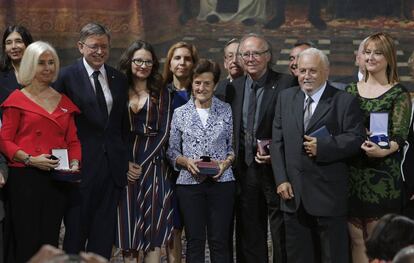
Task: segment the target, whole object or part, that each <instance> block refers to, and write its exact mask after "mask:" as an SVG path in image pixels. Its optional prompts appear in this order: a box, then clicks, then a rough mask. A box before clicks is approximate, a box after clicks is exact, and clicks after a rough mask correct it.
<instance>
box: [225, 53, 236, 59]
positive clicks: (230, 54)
mask: <svg viewBox="0 0 414 263" xmlns="http://www.w3.org/2000/svg"><path fill="white" fill-rule="evenodd" d="M234 57H235V55H234V53H231V52H230V53H228V54H227V55H225V56H224V59H226V60H233V59H234Z"/></svg>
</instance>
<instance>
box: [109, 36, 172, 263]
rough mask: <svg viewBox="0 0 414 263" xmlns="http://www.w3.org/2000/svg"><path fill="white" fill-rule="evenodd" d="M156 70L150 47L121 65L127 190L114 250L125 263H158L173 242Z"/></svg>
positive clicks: (165, 98) (161, 90) (142, 45)
mask: <svg viewBox="0 0 414 263" xmlns="http://www.w3.org/2000/svg"><path fill="white" fill-rule="evenodd" d="M158 67H159V63H158V60H157V57H156V56H155V53H154V50H153V48H152V46H151V45H150V44H148V43H146V42H144V41H140V40H138V41H135V42H134V43H132V45H131V46H130V47H129V48H128V49H127V50H126V51H125V53H124V54H123V55H122V57H121V60H120V66H119V68H120V70H121V71H123V72H124V73H125V74H126V76H127V78H128V82H129V85H130V87H129V105H128V112H129V127H128V130H129V133H128V141H129V143H128V147H129V152H130V159H129V160H130V162H129V171H128V185H127V186H126V187H125V190H124V192H123V196H122V199H121V202H120V203H119V207H118V227H117V240H116V245H117V247H119V248H121V249H122V250H123V252H124V257H125V259H126V260H128V258H131V257H138V255H139V252H140V251H143V252H144V257H145V262H159V261H160V248H161V246H163V245H165V244H166V243H167V242H168V241H169V240H171V239H172V207H171V191H172V190H171V186H170V181H169V180H168V179H167V176H166V158H165V147H166V144H167V143H168V131H169V127H170V121H171V109H170V107H171V99H170V93H169V92H168V90H167V89H166V88H165V87H163V86H162V78H161V76H160V74H159V73H158Z"/></svg>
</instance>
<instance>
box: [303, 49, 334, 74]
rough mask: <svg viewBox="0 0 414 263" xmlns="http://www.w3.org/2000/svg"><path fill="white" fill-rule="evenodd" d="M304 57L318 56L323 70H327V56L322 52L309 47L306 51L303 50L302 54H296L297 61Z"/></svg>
mask: <svg viewBox="0 0 414 263" xmlns="http://www.w3.org/2000/svg"><path fill="white" fill-rule="evenodd" d="M304 55H308V56H318V57H319V58H320V61H321V62H322V64H323V66H324V68H325V69H329V60H328V56H326V55H325V53H323V51H322V50H320V49H317V48H314V47H311V48H308V49H305V50H303V51H302V52H300V53H299V54H298V61H299V59H300V57H302V56H304Z"/></svg>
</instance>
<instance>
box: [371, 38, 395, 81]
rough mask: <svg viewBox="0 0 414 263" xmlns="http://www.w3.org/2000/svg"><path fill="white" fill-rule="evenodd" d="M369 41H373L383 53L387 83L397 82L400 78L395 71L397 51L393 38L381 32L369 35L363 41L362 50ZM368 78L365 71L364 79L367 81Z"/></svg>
mask: <svg viewBox="0 0 414 263" xmlns="http://www.w3.org/2000/svg"><path fill="white" fill-rule="evenodd" d="M370 43H373V44H374V45H375V46H376V48H377V49H378V50H379V51H381V52H382V53H383V54H384V57H385V60H387V70H386V74H387V80H388V83H391V84H394V83H396V82H399V80H400V79H399V77H398V72H397V51H396V49H395V44H394V39H393V38H392V37H391V36H390V35H388V34H386V33H383V32H379V33H376V34H373V35H370V36H369V37H368V38H367V40H366V41H365V43H364V52H365V49H367V47H368V45H369V44H370ZM365 70H366V69H365ZM368 78H369V72H368V71H366V74H365V81H367V80H368Z"/></svg>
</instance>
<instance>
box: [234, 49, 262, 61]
mask: <svg viewBox="0 0 414 263" xmlns="http://www.w3.org/2000/svg"><path fill="white" fill-rule="evenodd" d="M267 52H269V49H266V50H264V51H251V52H250V51H248V52H241V53H239V56H240V57H241V58H242V59H243V60H248V59H249V58H250V57H253V58H254V59H259V58H260V56H261V55H263V54H265V53H267Z"/></svg>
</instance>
